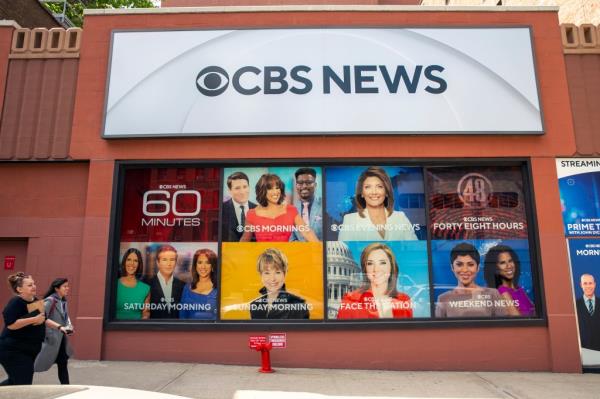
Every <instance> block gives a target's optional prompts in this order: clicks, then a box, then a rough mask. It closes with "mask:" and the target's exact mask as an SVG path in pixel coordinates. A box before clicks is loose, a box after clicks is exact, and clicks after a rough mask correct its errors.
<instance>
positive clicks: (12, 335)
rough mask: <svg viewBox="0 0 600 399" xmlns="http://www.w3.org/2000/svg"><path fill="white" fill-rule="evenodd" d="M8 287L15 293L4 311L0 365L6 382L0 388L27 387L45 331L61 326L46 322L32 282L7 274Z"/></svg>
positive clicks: (27, 276) (23, 274)
mask: <svg viewBox="0 0 600 399" xmlns="http://www.w3.org/2000/svg"><path fill="white" fill-rule="evenodd" d="M8 284H9V285H10V288H11V289H12V290H13V292H14V293H15V296H14V297H13V298H11V299H10V300H9V301H8V303H7V304H6V306H5V307H4V310H3V311H2V316H3V318H4V329H3V330H2V334H1V335H0V364H2V367H4V370H5V371H6V374H8V378H7V379H6V380H4V381H2V382H0V385H31V383H32V381H33V365H34V362H35V358H36V356H37V354H38V353H39V351H40V348H41V346H42V342H43V341H44V335H45V330H46V327H45V326H47V327H48V328H54V329H61V330H62V331H63V332H66V330H65V329H64V327H62V325H60V324H58V323H56V322H54V321H51V320H46V316H45V314H44V307H43V306H44V305H43V302H42V301H39V300H38V299H37V298H36V296H35V294H36V286H35V281H34V280H33V278H32V277H31V276H30V275H27V274H25V273H23V272H18V273H15V274H11V275H10V276H9V277H8Z"/></svg>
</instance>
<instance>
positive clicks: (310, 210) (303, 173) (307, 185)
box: [291, 168, 323, 241]
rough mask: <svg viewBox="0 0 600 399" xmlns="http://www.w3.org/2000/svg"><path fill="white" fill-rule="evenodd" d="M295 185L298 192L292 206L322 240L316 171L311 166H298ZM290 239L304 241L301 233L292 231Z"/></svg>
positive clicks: (321, 211) (321, 219)
mask: <svg viewBox="0 0 600 399" xmlns="http://www.w3.org/2000/svg"><path fill="white" fill-rule="evenodd" d="M294 177H295V178H296V182H295V187H296V193H297V194H298V196H297V199H296V200H295V201H294V206H295V207H296V208H297V209H298V213H299V214H300V216H301V217H302V219H303V220H304V223H306V224H308V225H309V226H310V228H311V230H312V231H313V232H314V233H315V235H316V236H317V238H318V239H319V240H323V209H322V205H321V198H320V197H316V196H315V190H316V188H317V171H316V170H314V169H313V168H300V169H298V170H296V172H295V173H294ZM291 240H292V241H305V240H304V238H303V237H302V235H301V234H299V233H298V232H294V234H293V235H292V237H291Z"/></svg>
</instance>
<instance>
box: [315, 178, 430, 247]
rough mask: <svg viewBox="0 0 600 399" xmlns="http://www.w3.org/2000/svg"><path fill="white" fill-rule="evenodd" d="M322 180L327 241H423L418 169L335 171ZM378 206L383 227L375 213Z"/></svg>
mask: <svg viewBox="0 0 600 399" xmlns="http://www.w3.org/2000/svg"><path fill="white" fill-rule="evenodd" d="M326 176H327V217H326V220H327V226H326V227H327V228H326V230H325V239H326V240H327V241H336V240H339V241H378V240H384V241H404V240H419V239H421V240H423V239H426V238H427V231H426V229H425V200H424V198H425V195H424V190H423V169H422V168H419V167H402V166H340V167H337V166H336V167H329V168H326ZM381 205H383V207H384V208H385V210H386V214H385V215H381V217H383V222H381V221H378V220H377V219H376V218H377V216H378V215H377V214H376V213H374V212H375V211H374V209H375V208H378V207H380V206H381ZM381 217H380V218H381Z"/></svg>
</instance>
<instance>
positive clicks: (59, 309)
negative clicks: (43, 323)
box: [34, 278, 73, 384]
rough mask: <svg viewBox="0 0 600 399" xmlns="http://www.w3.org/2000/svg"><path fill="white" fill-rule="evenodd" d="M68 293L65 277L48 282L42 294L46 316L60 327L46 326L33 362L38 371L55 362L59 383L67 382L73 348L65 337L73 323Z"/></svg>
mask: <svg viewBox="0 0 600 399" xmlns="http://www.w3.org/2000/svg"><path fill="white" fill-rule="evenodd" d="M68 293H69V281H68V280H67V279H66V278H57V279H55V280H54V281H53V282H52V284H50V287H49V288H48V291H47V292H46V295H44V309H45V311H46V318H47V319H49V320H52V321H54V322H56V323H58V324H59V325H60V326H61V327H60V328H59V329H52V328H46V337H45V339H44V342H43V343H42V350H41V351H40V353H39V354H38V356H37V358H36V359H35V364H34V370H35V371H38V372H39V371H47V370H49V369H50V367H52V365H53V364H54V363H56V365H57V366H58V379H59V381H60V383H61V384H69V370H68V368H67V362H68V360H69V357H71V356H72V355H73V349H72V348H71V345H70V344H69V340H68V338H67V336H68V335H71V334H72V333H73V325H72V324H71V319H69V312H68V309H67V294H68Z"/></svg>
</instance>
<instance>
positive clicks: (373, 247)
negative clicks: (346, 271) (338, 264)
mask: <svg viewBox="0 0 600 399" xmlns="http://www.w3.org/2000/svg"><path fill="white" fill-rule="evenodd" d="M378 249H380V250H382V251H383V252H385V254H386V256H387V257H388V259H389V261H390V266H391V268H390V277H389V278H388V285H387V290H386V292H385V293H386V294H387V295H388V296H391V297H395V296H396V295H398V291H397V289H396V281H397V280H398V262H397V261H396V256H395V255H394V253H393V252H392V250H391V249H390V247H388V246H387V245H386V244H384V243H381V242H374V243H372V244H369V245H367V246H366V247H365V249H363V251H362V253H361V254H360V268H361V269H362V274H363V276H365V282H364V283H363V285H362V287H360V290H361V291H363V292H364V291H367V290H368V289H370V288H371V283H370V282H369V281H368V279H367V278H366V276H367V261H368V260H369V255H371V252H373V251H377V250H378Z"/></svg>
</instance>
